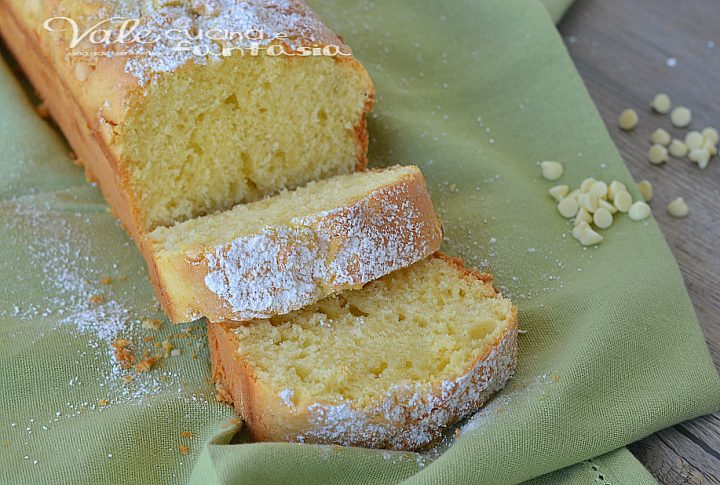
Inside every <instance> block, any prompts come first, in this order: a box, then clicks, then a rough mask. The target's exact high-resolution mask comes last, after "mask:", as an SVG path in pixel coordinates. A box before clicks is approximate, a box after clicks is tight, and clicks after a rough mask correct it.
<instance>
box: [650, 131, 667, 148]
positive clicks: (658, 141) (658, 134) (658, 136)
mask: <svg viewBox="0 0 720 485" xmlns="http://www.w3.org/2000/svg"><path fill="white" fill-rule="evenodd" d="M670 140H671V138H670V133H668V132H667V131H665V130H663V129H662V128H658V129H657V130H655V131H654V132H653V134H652V135H650V141H652V142H653V143H654V144H655V145H663V146H668V145H669V144H670Z"/></svg>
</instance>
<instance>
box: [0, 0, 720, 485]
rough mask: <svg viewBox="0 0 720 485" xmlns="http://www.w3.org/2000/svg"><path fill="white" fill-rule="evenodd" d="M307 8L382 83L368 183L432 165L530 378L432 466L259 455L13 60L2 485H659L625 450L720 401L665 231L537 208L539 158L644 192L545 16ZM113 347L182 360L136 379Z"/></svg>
mask: <svg viewBox="0 0 720 485" xmlns="http://www.w3.org/2000/svg"><path fill="white" fill-rule="evenodd" d="M312 5H313V6H314V7H315V8H316V9H317V10H318V12H319V13H320V14H321V16H323V17H324V18H325V19H326V20H327V22H328V23H329V25H331V26H332V27H333V28H335V29H336V30H337V31H339V32H341V33H343V34H344V35H345V37H346V39H347V41H348V43H350V44H351V45H352V46H353V47H354V49H355V53H356V54H357V55H358V57H360V58H361V59H362V60H363V62H364V63H365V64H366V66H367V68H368V70H369V71H370V73H371V75H372V76H373V78H374V80H375V82H376V86H377V91H378V103H377V109H376V110H375V112H374V114H373V115H372V117H371V120H370V130H371V147H372V148H371V159H372V160H373V163H374V165H376V166H380V165H388V164H391V163H395V162H398V161H399V162H403V163H417V164H419V165H420V166H421V167H422V169H423V171H424V172H425V174H426V176H427V179H428V183H429V185H430V188H431V190H432V193H433V198H434V200H435V203H436V205H437V209H438V212H439V214H440V215H441V217H442V219H443V221H444V226H445V230H446V235H447V239H446V244H445V251H447V252H449V253H451V254H454V255H458V256H461V257H464V258H465V259H466V260H467V261H468V262H469V263H470V264H473V265H476V266H480V267H482V268H485V269H488V270H490V271H492V272H493V273H494V274H495V276H496V284H497V285H498V286H499V287H500V288H502V289H503V291H504V292H505V293H506V294H508V295H510V296H511V297H512V298H513V299H514V301H515V302H516V303H517V305H518V306H519V308H520V321H521V328H522V329H523V330H524V331H526V332H527V333H525V334H523V335H522V336H521V337H520V340H519V347H520V356H519V364H518V372H517V375H516V376H515V378H514V379H513V380H512V381H511V383H510V385H509V386H508V387H507V389H506V390H504V391H503V392H502V393H501V394H499V395H498V396H497V397H496V398H495V399H493V400H492V401H491V402H490V403H489V404H488V405H487V406H486V407H485V408H484V409H483V410H482V411H481V412H480V413H479V414H478V416H476V417H475V418H474V419H473V420H472V421H471V422H470V423H468V424H465V425H464V431H463V433H462V436H461V437H460V438H459V439H458V440H457V441H456V442H455V443H454V444H452V446H448V445H449V444H450V443H451V442H452V440H451V439H448V440H447V441H446V442H445V443H444V444H443V445H442V446H439V447H438V448H436V449H435V450H433V451H432V452H429V453H424V454H414V453H399V452H387V451H377V450H364V449H348V448H341V447H331V446H310V445H299V444H288V443H246V440H245V438H244V436H243V434H242V433H240V434H239V435H237V436H235V435H236V433H235V431H236V426H235V424H234V422H235V421H234V420H233V417H234V413H233V411H232V409H230V408H229V407H227V406H224V405H220V404H218V403H216V402H215V398H214V395H215V391H214V388H213V386H212V385H211V384H210V383H209V359H208V352H207V345H206V343H205V335H204V333H205V328H204V324H203V323H202V322H198V323H195V324H189V325H181V326H172V325H169V324H167V323H165V324H164V325H162V327H161V328H160V329H157V330H153V329H150V328H146V327H150V326H152V324H151V323H152V321H153V320H155V319H160V320H162V321H163V322H166V321H165V320H164V318H163V317H162V315H161V311H160V310H159V308H158V306H157V304H156V302H155V300H154V298H153V296H152V291H151V287H150V284H149V282H148V280H147V273H146V270H145V268H144V265H143V262H142V259H141V257H140V255H139V253H138V252H137V250H136V249H135V247H134V245H133V244H132V242H131V241H130V239H129V238H128V236H127V235H126V234H125V233H124V232H123V230H122V229H121V228H120V227H119V224H118V223H117V222H116V221H115V219H114V218H113V217H112V216H111V215H110V214H109V212H108V210H107V206H106V204H105V202H104V201H103V199H102V196H101V195H100V193H99V191H98V190H97V189H96V188H94V187H92V186H90V185H88V184H87V183H86V182H85V180H84V177H83V174H82V170H81V169H80V168H78V167H76V166H74V165H72V164H71V163H70V161H69V156H68V153H69V148H68V147H67V146H66V145H65V144H64V142H63V141H62V138H61V137H60V136H59V135H58V134H57V133H56V132H55V131H54V130H53V129H52V128H51V127H50V126H49V125H48V124H47V123H45V122H44V121H42V120H40V119H39V118H38V117H37V115H36V114H35V113H34V111H33V107H32V105H31V104H30V102H29V100H28V98H27V96H26V94H25V92H24V91H23V90H22V88H21V87H20V85H19V84H18V82H17V81H16V79H14V76H13V74H12V73H11V72H10V70H9V69H7V67H6V66H5V65H4V64H1V65H0V146H1V147H2V150H1V151H0V248H2V249H0V256H1V257H0V273H1V274H2V275H3V279H2V282H1V283H0V343H1V344H2V352H0V379H2V383H3V385H2V387H0V399H1V400H2V402H3V405H2V407H1V408H0V461H1V462H2V464H3V466H2V467H0V483H47V482H49V481H51V482H53V483H73V484H77V483H99V482H105V483H185V482H187V481H188V480H189V481H191V482H193V483H203V484H204V483H294V484H295V483H398V482H401V481H406V482H407V483H448V484H450V483H452V484H457V483H513V482H519V481H523V480H530V479H534V480H533V483H590V482H593V483H596V482H597V483H653V480H652V478H651V477H650V476H649V475H648V474H647V472H645V471H644V469H643V468H642V467H641V466H640V464H639V463H638V462H637V461H636V460H635V459H634V458H632V456H631V455H630V453H629V452H628V451H627V450H625V449H623V448H621V447H622V446H624V445H625V444H627V443H630V442H632V441H635V440H637V439H639V438H641V437H643V436H646V435H648V434H650V433H652V432H654V431H656V430H658V429H661V428H664V427H667V426H670V425H672V424H675V423H677V422H680V421H683V420H686V419H690V418H692V417H695V416H698V415H702V414H706V413H711V412H714V411H716V410H717V409H718V404H719V402H720V382H719V381H718V377H717V374H716V371H715V369H714V367H713V365H712V363H711V361H710V358H709V355H708V351H707V348H706V346H705V343H704V339H703V336H702V334H701V332H700V329H699V326H698V324H697V321H696V318H695V316H694V313H693V309H692V306H691V304H690V301H689V299H688V296H687V293H686V291H685V288H684V286H683V282H682V279H681V277H680V274H679V271H678V268H677V266H676V264H675V261H674V260H673V258H672V256H671V254H670V252H669V251H668V248H667V246H666V244H665V242H664V240H663V238H662V235H661V234H660V232H659V230H658V228H657V226H656V224H655V223H654V222H653V221H647V222H641V223H638V222H633V221H631V220H629V218H628V217H621V218H618V220H617V221H616V223H615V226H614V227H613V228H612V229H611V230H610V231H608V232H607V238H606V241H605V242H604V243H603V244H602V245H600V246H599V247H597V248H588V249H584V248H582V247H580V246H579V245H578V244H577V243H576V242H575V241H574V240H573V239H572V238H571V237H570V235H569V233H570V226H569V225H568V223H567V222H566V221H565V220H563V219H562V218H561V217H560V216H559V215H558V214H557V211H556V210H555V207H554V204H553V202H552V200H551V199H550V198H549V197H548V195H547V189H548V188H549V186H550V185H551V184H550V183H548V182H547V181H545V180H543V179H542V177H540V175H539V169H538V167H537V164H536V162H537V161H538V160H543V159H558V160H562V161H563V162H564V163H565V166H566V175H565V177H564V178H563V179H562V182H563V183H569V184H573V185H577V184H578V183H579V182H580V181H581V180H582V179H583V178H585V177H587V176H594V177H596V178H602V179H605V180H611V179H618V180H621V181H623V182H625V183H626V184H627V185H628V186H629V187H631V190H632V192H633V195H634V196H636V197H637V196H638V193H637V192H636V191H635V190H634V189H633V188H632V187H633V185H632V180H631V178H630V175H629V174H628V172H627V170H626V169H625V167H624V165H623V163H622V161H621V160H620V157H619V156H618V153H617V151H616V149H615V148H614V146H613V144H612V142H611V140H610V138H609V136H608V134H607V132H606V130H605V128H604V126H603V124H602V122H601V120H600V118H599V116H598V114H597V112H596V110H595V108H594V106H593V104H592V102H591V100H590V98H589V97H588V95H587V93H586V91H585V88H584V86H583V84H582V82H581V80H580V78H579V77H578V75H577V73H576V72H575V70H574V68H573V65H572V63H571V61H570V59H569V58H568V56H567V53H566V51H565V49H564V47H563V44H562V42H561V39H560V38H559V36H558V33H557V32H556V30H555V29H554V27H553V24H552V22H551V19H550V17H549V16H548V14H547V12H546V11H545V10H544V9H543V8H542V7H541V5H540V4H539V3H537V2H535V1H534V0H484V1H480V2H478V1H456V2H423V3H422V4H419V3H418V2H412V1H410V0H396V1H394V2H377V3H376V2H365V1H363V2H355V1H351V0H341V1H340V0H338V1H331V0H316V1H313V2H312ZM143 322H145V324H143ZM118 337H121V338H125V339H128V340H129V349H130V350H131V351H132V352H133V354H134V355H138V356H139V358H142V353H143V351H145V352H154V353H155V352H160V351H162V346H161V345H160V343H161V342H163V341H165V340H167V342H166V350H168V351H169V350H170V348H169V347H168V344H171V345H173V346H174V347H175V350H176V352H175V354H177V353H178V352H179V354H178V355H173V354H172V353H170V352H168V356H167V357H165V358H162V359H161V360H160V361H159V362H158V363H157V365H156V367H155V368H154V369H153V370H151V371H149V372H143V373H135V372H134V371H133V370H132V369H130V370H128V369H123V368H122V366H121V365H120V361H118V358H117V355H116V352H117V351H116V350H115V349H114V348H113V347H112V346H111V345H110V344H111V342H112V341H114V339H116V338H118ZM156 345H160V349H158V348H157V347H156ZM130 378H132V379H130ZM618 448H620V449H619V450H617V449H618ZM613 450H617V451H613ZM443 451H444V452H443ZM599 455H602V456H599ZM597 456H599V458H592V457H597ZM563 467H569V468H565V469H562V468H563ZM561 469H562V470H561ZM557 470H559V471H557ZM551 472H554V473H551ZM548 473H550V474H549V475H547V474H548ZM543 474H546V475H544V476H543Z"/></svg>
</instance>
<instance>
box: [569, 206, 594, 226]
mask: <svg viewBox="0 0 720 485" xmlns="http://www.w3.org/2000/svg"><path fill="white" fill-rule="evenodd" d="M592 220H593V217H592V215H590V213H589V212H588V211H586V210H585V208H584V207H581V208H580V210H579V211H578V213H577V215H576V216H575V220H574V221H573V223H574V224H575V225H578V224H579V223H580V222H583V221H584V222H587V223H588V224H590V223H591V222H592Z"/></svg>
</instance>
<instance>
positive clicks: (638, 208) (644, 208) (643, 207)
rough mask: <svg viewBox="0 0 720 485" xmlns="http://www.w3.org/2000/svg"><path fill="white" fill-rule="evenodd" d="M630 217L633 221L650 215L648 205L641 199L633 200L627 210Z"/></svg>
mask: <svg viewBox="0 0 720 485" xmlns="http://www.w3.org/2000/svg"><path fill="white" fill-rule="evenodd" d="M628 215H629V216H630V219H632V220H633V221H642V220H643V219H647V218H648V217H650V206H649V205H647V203H645V202H643V201H642V200H638V201H637V202H635V203H634V204H633V205H632V206H631V207H630V210H629V211H628Z"/></svg>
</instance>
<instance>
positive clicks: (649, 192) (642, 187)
mask: <svg viewBox="0 0 720 485" xmlns="http://www.w3.org/2000/svg"><path fill="white" fill-rule="evenodd" d="M637 188H638V191H639V192H640V195H642V198H643V199H645V202H650V201H651V200H652V197H653V186H652V184H651V183H650V181H649V180H641V181H640V182H638V183H637Z"/></svg>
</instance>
